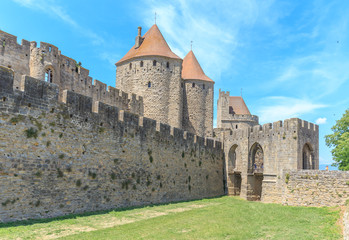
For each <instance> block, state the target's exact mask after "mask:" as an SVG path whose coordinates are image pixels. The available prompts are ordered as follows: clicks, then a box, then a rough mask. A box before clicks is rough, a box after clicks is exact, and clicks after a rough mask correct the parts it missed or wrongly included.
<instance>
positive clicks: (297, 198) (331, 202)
mask: <svg viewBox="0 0 349 240" xmlns="http://www.w3.org/2000/svg"><path fill="white" fill-rule="evenodd" d="M281 179H282V180H281V181H280V185H281V190H282V191H281V196H282V199H281V203H283V204H285V205H293V206H315V207H320V206H338V205H339V206H344V205H347V204H348V202H347V201H348V198H349V172H348V171H325V170H322V171H319V170H287V169H285V170H284V171H283V175H282V178H281Z"/></svg>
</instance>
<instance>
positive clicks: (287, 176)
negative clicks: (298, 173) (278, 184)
mask: <svg viewBox="0 0 349 240" xmlns="http://www.w3.org/2000/svg"><path fill="white" fill-rule="evenodd" d="M289 180H290V174H288V173H286V177H285V183H286V184H288V182H289Z"/></svg>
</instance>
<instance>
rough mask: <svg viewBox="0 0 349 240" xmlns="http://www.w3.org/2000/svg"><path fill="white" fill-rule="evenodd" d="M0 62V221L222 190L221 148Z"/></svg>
mask: <svg viewBox="0 0 349 240" xmlns="http://www.w3.org/2000/svg"><path fill="white" fill-rule="evenodd" d="M13 81H14V74H13V71H12V70H11V69H8V68H3V67H0V99H1V101H0V129H1V131H0V139H1V141H0V144H1V147H0V180H1V190H2V191H1V194H0V202H1V205H0V222H8V221H15V220H24V219H29V218H46V217H54V216H61V215H65V214H71V213H82V212H86V211H95V210H102V209H113V208H118V207H127V206H140V205H146V204H153V203H166V202H172V201H180V200H191V199H198V198H204V197H214V196H219V195H222V194H224V188H223V163H224V160H223V159H224V154H223V149H222V145H221V144H220V143H219V142H215V141H213V140H210V139H204V138H201V137H197V136H194V135H193V134H190V133H186V132H184V131H183V130H180V129H177V128H173V127H170V126H169V125H165V124H160V123H159V122H156V121H154V120H151V119H148V118H145V117H139V116H138V115H136V114H132V113H129V112H126V111H125V112H124V111H122V110H119V109H118V108H117V107H114V106H110V105H106V104H104V103H102V102H99V101H93V98H91V97H88V96H83V95H80V94H78V93H75V92H72V91H69V90H64V91H63V93H62V94H61V96H62V102H60V101H59V97H58V96H59V95H60V94H59V87H58V86H57V85H55V84H52V83H48V82H45V81H41V80H38V79H34V78H31V77H28V76H24V77H23V78H22V81H21V84H20V85H21V88H20V89H18V90H17V89H13Z"/></svg>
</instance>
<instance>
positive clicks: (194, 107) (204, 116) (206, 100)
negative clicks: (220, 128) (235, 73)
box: [183, 80, 214, 136]
mask: <svg viewBox="0 0 349 240" xmlns="http://www.w3.org/2000/svg"><path fill="white" fill-rule="evenodd" d="M183 94H184V97H183V101H184V104H183V129H184V130H186V131H189V132H193V133H196V134H197V135H199V136H212V132H213V119H212V116H213V95H214V83H213V82H207V81H200V80H185V81H184V92H183Z"/></svg>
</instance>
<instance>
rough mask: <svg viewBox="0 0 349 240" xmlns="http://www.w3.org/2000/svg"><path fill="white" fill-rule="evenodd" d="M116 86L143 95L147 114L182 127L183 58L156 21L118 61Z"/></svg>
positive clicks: (145, 114) (139, 32) (139, 35)
mask: <svg viewBox="0 0 349 240" xmlns="http://www.w3.org/2000/svg"><path fill="white" fill-rule="evenodd" d="M116 66H117V69H116V84H115V85H116V88H119V89H121V90H123V91H125V92H128V93H135V94H137V95H140V96H143V104H144V116H145V117H148V118H151V119H155V120H158V121H160V122H162V123H166V124H169V125H171V126H174V127H177V128H182V106H183V102H182V99H183V91H182V79H181V71H182V59H181V58H180V57H178V56H177V55H176V54H174V53H173V52H172V51H171V49H170V47H169V46H168V45H167V43H166V41H165V39H164V37H163V36H162V34H161V32H160V30H159V28H158V27H157V25H153V26H152V27H151V28H150V29H149V31H148V32H147V33H145V34H144V36H143V37H142V36H141V28H140V27H139V28H138V36H137V37H136V43H135V45H134V46H133V47H132V48H131V49H130V50H129V52H128V53H127V54H126V55H125V56H124V57H123V58H122V59H121V60H120V61H118V62H117V63H116Z"/></svg>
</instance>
